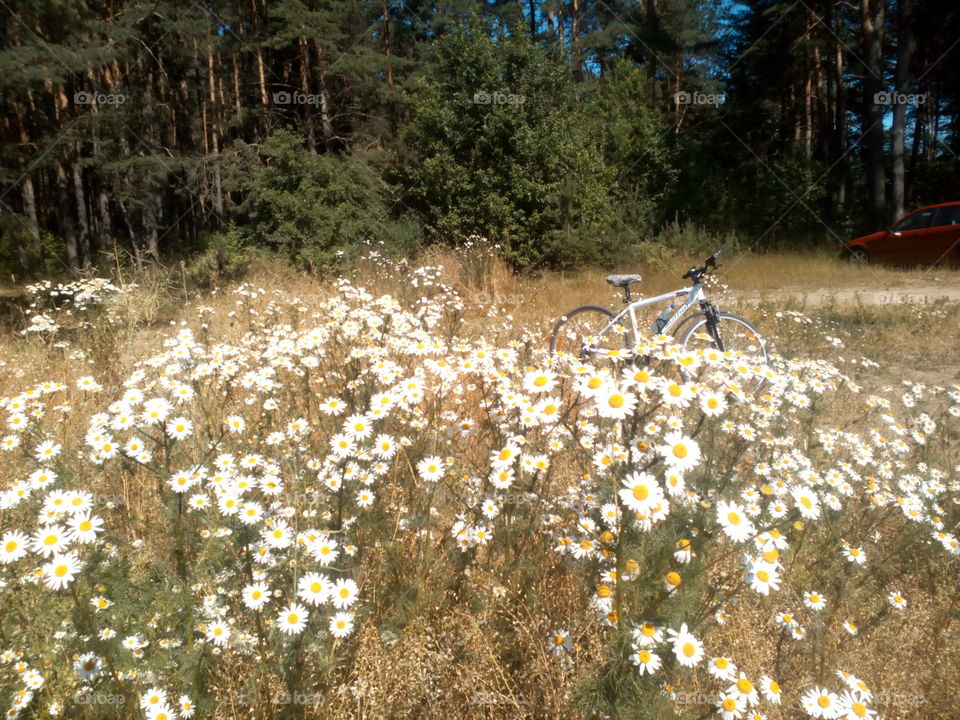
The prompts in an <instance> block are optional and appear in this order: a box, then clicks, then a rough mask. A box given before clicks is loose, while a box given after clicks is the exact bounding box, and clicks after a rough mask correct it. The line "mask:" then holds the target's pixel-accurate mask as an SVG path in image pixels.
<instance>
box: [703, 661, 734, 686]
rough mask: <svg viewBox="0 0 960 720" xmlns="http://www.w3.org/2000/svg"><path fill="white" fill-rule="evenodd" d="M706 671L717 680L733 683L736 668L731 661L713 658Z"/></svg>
mask: <svg viewBox="0 0 960 720" xmlns="http://www.w3.org/2000/svg"><path fill="white" fill-rule="evenodd" d="M707 671H708V672H709V673H710V674H711V675H713V676H714V677H715V678H717V679H718V680H724V681H727V682H733V680H734V678H736V677H737V666H736V665H734V664H733V660H731V659H730V658H725V657H715V658H713V659H712V660H711V661H710V666H709V667H708V668H707Z"/></svg>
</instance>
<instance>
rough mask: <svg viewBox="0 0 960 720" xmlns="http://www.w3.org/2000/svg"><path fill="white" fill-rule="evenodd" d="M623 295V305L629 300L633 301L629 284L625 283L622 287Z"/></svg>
mask: <svg viewBox="0 0 960 720" xmlns="http://www.w3.org/2000/svg"><path fill="white" fill-rule="evenodd" d="M623 295H624V298H623V304H624V305H629V304H630V303H631V302H633V298H631V297H630V286H629V285H625V286H624V287H623Z"/></svg>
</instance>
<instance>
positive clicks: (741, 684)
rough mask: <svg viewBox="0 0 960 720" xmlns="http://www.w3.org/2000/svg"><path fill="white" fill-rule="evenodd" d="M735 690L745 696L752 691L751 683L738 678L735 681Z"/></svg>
mask: <svg viewBox="0 0 960 720" xmlns="http://www.w3.org/2000/svg"><path fill="white" fill-rule="evenodd" d="M737 690H739V691H740V692H742V693H743V694H745V695H746V694H747V693H750V692H752V691H753V683H752V682H750V681H749V680H747V679H746V678H740V679H739V680H737Z"/></svg>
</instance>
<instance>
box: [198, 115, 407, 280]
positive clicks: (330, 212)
mask: <svg viewBox="0 0 960 720" xmlns="http://www.w3.org/2000/svg"><path fill="white" fill-rule="evenodd" d="M260 155H261V157H262V158H263V161H264V164H263V165H261V166H258V167H256V168H255V169H254V170H253V171H252V172H249V173H248V174H240V175H239V177H237V179H236V180H235V181H234V182H235V183H236V184H235V187H234V189H236V190H238V191H241V192H243V193H244V194H245V198H246V199H245V200H244V202H243V203H242V204H241V205H240V206H239V208H238V209H237V211H236V217H235V221H234V224H233V226H232V227H231V228H230V230H229V231H228V232H227V233H226V234H225V235H215V236H214V237H213V238H212V239H211V250H212V252H213V257H214V259H215V261H216V262H217V267H218V272H219V271H222V272H225V273H227V274H230V273H231V272H233V271H234V270H236V269H238V268H239V267H241V266H242V265H243V264H244V263H245V262H246V261H248V260H249V258H250V249H251V248H257V249H262V250H268V251H270V252H272V253H277V254H279V255H282V256H284V257H286V258H288V259H289V260H291V261H293V262H294V263H296V264H297V265H299V266H300V267H305V268H310V269H313V270H316V269H319V268H322V267H326V266H329V265H331V264H332V263H334V262H337V261H342V260H344V259H348V258H351V257H353V256H355V255H357V254H358V253H359V252H360V251H361V250H363V249H367V248H369V247H371V246H386V247H389V248H392V249H396V248H403V249H406V248H408V247H409V246H410V245H412V243H413V242H415V240H416V232H417V229H416V226H415V225H414V224H412V223H411V222H409V221H397V220H393V219H392V218H391V217H390V210H391V205H390V202H389V200H390V198H389V189H388V188H387V187H386V186H385V185H384V184H383V182H382V181H381V180H380V179H379V178H378V177H377V175H376V174H375V173H374V171H373V170H372V169H371V168H370V167H369V166H368V165H366V164H364V163H362V162H360V161H358V160H355V159H353V158H351V157H339V156H328V155H312V154H311V153H310V152H309V151H307V150H306V149H305V148H304V147H303V145H302V141H301V139H300V138H299V137H298V136H297V135H296V134H294V133H292V132H290V131H288V130H278V131H277V132H276V133H274V134H273V135H272V136H271V137H270V138H268V139H267V140H266V141H265V142H264V143H263V146H262V147H261V148H260Z"/></svg>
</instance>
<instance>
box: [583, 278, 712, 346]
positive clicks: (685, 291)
mask: <svg viewBox="0 0 960 720" xmlns="http://www.w3.org/2000/svg"><path fill="white" fill-rule="evenodd" d="M684 295H689V297H688V298H687V299H686V301H685V302H684V303H683V305H681V306H680V307H678V308H677V309H676V311H675V312H674V313H673V315H671V316H670V317H669V318H668V319H667V322H666V323H664V326H663V327H662V328H660V330H659V332H661V333H665V332H667V331H669V330H670V328H672V327H673V326H674V325H676V324H677V323H678V322H679V321H680V318H681V317H683V315H684V314H685V313H686V312H687V310H688V309H689V308H690V306H691V305H693V304H694V303H695V302H697V301H699V300H702V299H704V298H705V297H706V296H705V295H704V294H703V288H702V287H701V286H700V283H697V284H695V285H694V286H693V287H692V288H682V289H680V290H674V291H672V292H668V293H664V294H663V295H657V296H656V297H651V298H644V299H641V300H634V301H633V302H631V303H629V304H628V305H627V306H626V307H625V308H624V309H623V310H621V311H620V312H618V313H617V314H616V315H615V316H614V318H613V320H611V321H610V322H609V323H607V325H606V326H605V327H604V328H603V329H602V330H601V331H600V332H599V333H598V335H600V336H601V337H603V336H604V335H606V333H607V332H609V331H610V330H612V329H613V328H615V327H616V326H617V325H619V324H620V321H621V320H622V319H623V317H624V316H625V315H629V317H630V328H631V330H632V331H633V332H632V334H631V336H630V345H631V346H633V345H634V344H635V343H636V341H637V337H639V335H640V329H639V327H638V326H637V313H636V310H637V308H642V307H646V306H647V305H654V304H656V303H661V302H664V301H665V300H674V299H676V298H680V297H683V296H684ZM651 332H653V331H652V330H651ZM588 349H589V350H592V351H596V350H598V349H599V348H595V347H589V346H588Z"/></svg>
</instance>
